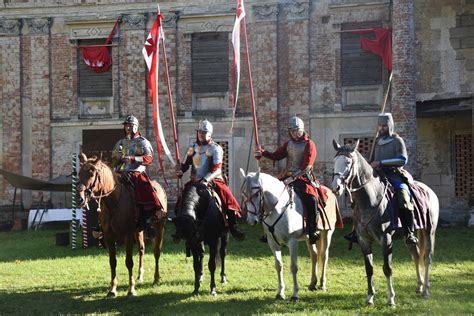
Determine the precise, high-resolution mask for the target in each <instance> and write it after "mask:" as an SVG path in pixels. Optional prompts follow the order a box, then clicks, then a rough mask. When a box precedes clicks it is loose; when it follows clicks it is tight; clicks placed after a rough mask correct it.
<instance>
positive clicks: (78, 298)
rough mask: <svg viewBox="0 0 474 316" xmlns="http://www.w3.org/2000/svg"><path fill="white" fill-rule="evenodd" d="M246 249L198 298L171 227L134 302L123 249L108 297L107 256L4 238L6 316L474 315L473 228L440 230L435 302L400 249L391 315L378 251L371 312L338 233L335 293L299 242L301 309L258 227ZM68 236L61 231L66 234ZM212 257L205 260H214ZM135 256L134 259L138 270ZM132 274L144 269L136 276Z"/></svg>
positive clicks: (32, 234)
mask: <svg viewBox="0 0 474 316" xmlns="http://www.w3.org/2000/svg"><path fill="white" fill-rule="evenodd" d="M242 226H243V229H244V231H245V232H246V234H247V239H246V240H245V241H243V242H240V243H239V242H236V241H235V240H234V239H233V238H231V240H230V245H229V247H228V257H227V262H226V268H227V271H226V272H227V277H228V281H229V282H228V283H227V284H225V285H221V284H218V292H219V294H218V295H217V296H216V297H212V296H210V295H209V294H208V293H209V274H208V272H207V266H206V267H205V275H204V277H205V278H204V282H203V284H202V287H201V295H200V296H196V297H195V296H192V295H191V292H192V291H193V271H192V259H191V258H186V257H185V253H184V244H183V243H180V244H174V243H173V242H172V240H171V233H172V232H174V227H173V225H168V226H167V232H166V239H165V244H164V247H163V248H164V251H163V252H164V253H163V255H162V257H161V261H160V262H161V275H162V282H161V284H160V285H158V286H153V285H152V280H153V269H154V267H153V254H152V253H151V245H149V246H148V249H147V255H146V258H145V260H146V261H145V265H146V266H145V268H146V274H145V282H144V284H140V285H138V287H137V290H138V297H135V298H128V297H127V296H126V290H127V272H126V267H125V263H124V261H125V256H124V250H123V247H121V248H120V250H119V258H118V267H117V272H118V277H119V289H118V290H119V292H118V297H117V298H115V299H109V298H106V293H107V289H108V286H109V276H110V273H109V264H108V256H107V252H106V251H105V250H103V249H98V248H90V249H87V250H84V249H77V250H71V249H70V248H69V247H61V246H56V245H55V234H56V233H57V232H58V231H59V230H57V229H56V230H54V229H42V230H39V231H24V232H8V233H0V314H2V315H3V314H22V315H24V314H32V315H36V314H66V313H68V314H70V313H79V314H84V313H94V314H95V313H107V314H121V313H123V314H165V315H170V314H244V315H247V314H282V313H285V314H289V313H295V314H360V313H371V314H381V313H387V314H388V313H391V314H392V313H396V314H408V313H410V314H412V313H414V314H420V313H427V314H450V315H452V314H472V313H474V245H473V241H474V238H473V237H474V230H473V229H469V228H466V227H450V228H439V229H438V232H437V243H436V253H435V257H434V262H433V265H432V270H431V297H430V298H428V299H422V298H420V297H418V296H417V295H416V294H415V287H416V276H415V270H414V265H413V263H412V262H411V259H410V257H409V254H408V250H407V249H406V248H405V246H404V245H403V242H402V241H401V240H397V241H396V242H395V249H394V267H393V268H394V273H393V274H394V287H395V292H396V298H395V300H396V303H397V305H396V307H394V308H391V307H388V306H386V304H385V302H386V292H387V290H386V282H385V277H384V276H383V272H382V255H381V248H380V247H376V248H375V254H374V265H375V267H374V272H375V288H376V290H377V293H376V297H375V305H374V306H366V304H365V298H366V291H367V289H366V278H365V269H364V264H363V259H362V256H361V253H360V250H359V248H358V246H357V245H354V249H353V250H352V251H348V250H347V244H346V242H345V240H344V239H343V238H342V236H343V234H344V233H345V232H347V229H348V228H349V225H346V229H345V230H344V231H342V230H338V231H336V232H335V234H334V238H333V243H332V245H331V249H330V260H329V267H328V278H327V279H328V281H327V286H328V291H326V292H321V291H316V292H311V291H309V290H307V285H308V284H309V278H310V273H309V267H310V262H309V259H308V255H307V250H306V246H305V244H304V243H300V260H299V274H298V275H299V285H300V300H299V301H298V302H291V301H290V300H288V299H287V300H285V301H276V300H275V299H274V296H275V294H276V287H277V279H276V273H275V269H274V261H273V257H272V255H271V252H270V249H269V247H268V246H267V245H266V244H263V243H261V242H259V241H258V237H259V236H260V234H261V232H262V230H261V228H260V227H249V226H247V225H242ZM62 231H64V230H62ZM207 258H208V256H206V257H205V260H207ZM284 258H285V282H286V286H287V288H286V295H287V297H290V296H291V291H292V289H291V287H292V281H291V273H290V271H289V260H288V259H289V258H288V249H285V251H284ZM136 261H137V256H135V262H136ZM134 270H135V271H134V272H135V274H136V271H137V269H134Z"/></svg>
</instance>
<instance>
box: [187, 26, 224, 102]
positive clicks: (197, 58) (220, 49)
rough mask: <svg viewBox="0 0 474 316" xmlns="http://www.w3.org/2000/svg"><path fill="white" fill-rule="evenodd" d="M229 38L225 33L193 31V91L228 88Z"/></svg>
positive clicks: (203, 91) (215, 90)
mask: <svg viewBox="0 0 474 316" xmlns="http://www.w3.org/2000/svg"><path fill="white" fill-rule="evenodd" d="M228 46H229V40H228V34H227V33H223V32H220V33H194V34H193V36H192V47H191V59H192V91H193V93H215V92H227V91H228V90H229V47H228Z"/></svg>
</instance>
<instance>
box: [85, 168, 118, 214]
mask: <svg viewBox="0 0 474 316" xmlns="http://www.w3.org/2000/svg"><path fill="white" fill-rule="evenodd" d="M100 172H102V170H100ZM100 172H97V173H96V176H95V179H94V182H93V183H92V184H91V186H90V187H89V188H86V190H85V191H86V192H88V194H89V198H92V199H94V200H95V201H96V202H97V205H98V207H97V212H98V213H100V211H101V209H100V202H101V200H102V198H105V197H107V196H109V195H110V194H112V192H114V191H115V189H116V188H117V186H118V182H116V183H115V185H114V187H113V188H112V189H111V190H110V191H109V192H106V193H103V185H102V182H101V178H102V177H101V176H100ZM97 185H98V186H99V189H100V190H99V195H95V194H94V190H93V188H95V187H96V186H97Z"/></svg>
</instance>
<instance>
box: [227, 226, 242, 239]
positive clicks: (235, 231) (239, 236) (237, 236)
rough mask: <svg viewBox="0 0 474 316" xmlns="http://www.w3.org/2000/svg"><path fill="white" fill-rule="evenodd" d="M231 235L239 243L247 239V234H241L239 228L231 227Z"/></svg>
mask: <svg viewBox="0 0 474 316" xmlns="http://www.w3.org/2000/svg"><path fill="white" fill-rule="evenodd" d="M229 230H230V233H231V234H232V236H233V237H234V238H235V239H236V240H237V241H242V240H244V239H245V234H244V233H243V232H241V231H240V230H239V229H238V228H237V227H232V226H231V227H229Z"/></svg>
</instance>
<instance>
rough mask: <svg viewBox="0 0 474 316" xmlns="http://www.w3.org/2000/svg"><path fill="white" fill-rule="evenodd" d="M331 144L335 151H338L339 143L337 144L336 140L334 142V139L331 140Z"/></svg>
mask: <svg viewBox="0 0 474 316" xmlns="http://www.w3.org/2000/svg"><path fill="white" fill-rule="evenodd" d="M332 145H333V146H334V149H335V150H336V151H339V149H341V145H339V144H338V142H336V140H335V139H333V140H332Z"/></svg>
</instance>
